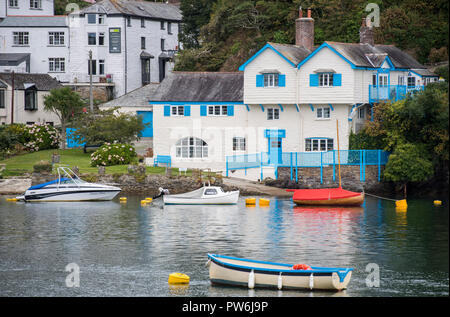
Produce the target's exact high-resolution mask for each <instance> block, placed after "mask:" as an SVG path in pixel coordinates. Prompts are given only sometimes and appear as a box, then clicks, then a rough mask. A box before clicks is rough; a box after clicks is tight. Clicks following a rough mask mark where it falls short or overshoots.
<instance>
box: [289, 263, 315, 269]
mask: <svg viewBox="0 0 450 317" xmlns="http://www.w3.org/2000/svg"><path fill="white" fill-rule="evenodd" d="M292 268H293V269H294V270H311V267H310V266H309V265H307V264H295V265H294V266H293V267H292Z"/></svg>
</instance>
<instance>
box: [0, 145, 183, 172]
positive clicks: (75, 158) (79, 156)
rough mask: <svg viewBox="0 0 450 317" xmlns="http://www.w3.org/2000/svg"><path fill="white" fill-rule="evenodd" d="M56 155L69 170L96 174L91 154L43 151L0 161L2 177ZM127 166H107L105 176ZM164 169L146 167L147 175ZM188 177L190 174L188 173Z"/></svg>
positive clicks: (74, 150)
mask: <svg viewBox="0 0 450 317" xmlns="http://www.w3.org/2000/svg"><path fill="white" fill-rule="evenodd" d="M53 153H58V154H59V155H60V164H63V165H68V166H69V167H70V168H71V167H73V166H78V169H79V170H80V173H97V172H98V168H97V167H92V166H90V155H91V153H86V154H85V153H83V150H81V149H68V150H44V151H38V152H32V153H27V154H23V155H17V156H14V157H11V158H9V159H6V160H3V161H0V164H6V167H5V170H4V171H3V176H17V175H22V174H24V173H30V172H32V171H33V165H34V164H36V163H37V162H39V161H42V160H45V161H49V162H51V161H52V154H53ZM127 167H128V165H115V166H107V167H106V174H114V173H127ZM163 173H165V167H153V166H148V167H147V174H163ZM172 174H178V169H176V168H173V169H172ZM187 174H188V175H191V174H192V172H191V171H188V173H187Z"/></svg>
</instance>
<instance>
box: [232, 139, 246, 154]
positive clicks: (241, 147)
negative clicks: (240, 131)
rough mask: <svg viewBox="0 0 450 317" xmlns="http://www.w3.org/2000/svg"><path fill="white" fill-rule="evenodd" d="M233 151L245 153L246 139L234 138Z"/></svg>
mask: <svg viewBox="0 0 450 317" xmlns="http://www.w3.org/2000/svg"><path fill="white" fill-rule="evenodd" d="M233 151H245V138H244V137H234V138H233Z"/></svg>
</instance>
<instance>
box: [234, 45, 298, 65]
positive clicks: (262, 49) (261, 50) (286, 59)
mask: <svg viewBox="0 0 450 317" xmlns="http://www.w3.org/2000/svg"><path fill="white" fill-rule="evenodd" d="M268 48H270V49H272V50H273V51H274V52H275V53H277V54H278V55H280V56H281V57H282V58H283V59H284V60H285V61H286V62H288V63H289V64H290V65H291V66H292V67H297V65H295V64H294V63H293V62H291V61H290V60H289V59H288V58H286V57H285V56H284V55H283V54H281V53H280V52H278V51H277V50H276V49H275V48H274V47H273V46H272V45H270V44H269V43H267V44H266V45H264V46H263V47H262V48H261V49H260V50H259V51H258V52H256V54H255V55H253V56H252V57H250V59H249V60H248V61H246V62H245V63H244V64H242V65H241V66H239V71H244V69H245V67H246V66H247V65H248V64H249V63H251V62H252V61H253V60H254V59H255V58H256V57H258V56H259V54H261V53H262V52H264V51H265V50H266V49H268Z"/></svg>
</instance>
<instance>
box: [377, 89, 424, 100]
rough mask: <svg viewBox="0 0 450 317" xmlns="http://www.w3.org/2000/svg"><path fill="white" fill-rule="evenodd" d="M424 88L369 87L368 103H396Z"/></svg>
mask: <svg viewBox="0 0 450 317" xmlns="http://www.w3.org/2000/svg"><path fill="white" fill-rule="evenodd" d="M423 87H424V86H406V85H383V86H380V85H369V102H380V101H393V102H395V101H398V100H402V99H405V98H406V96H407V95H410V94H413V93H415V92H417V91H420V90H423Z"/></svg>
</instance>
